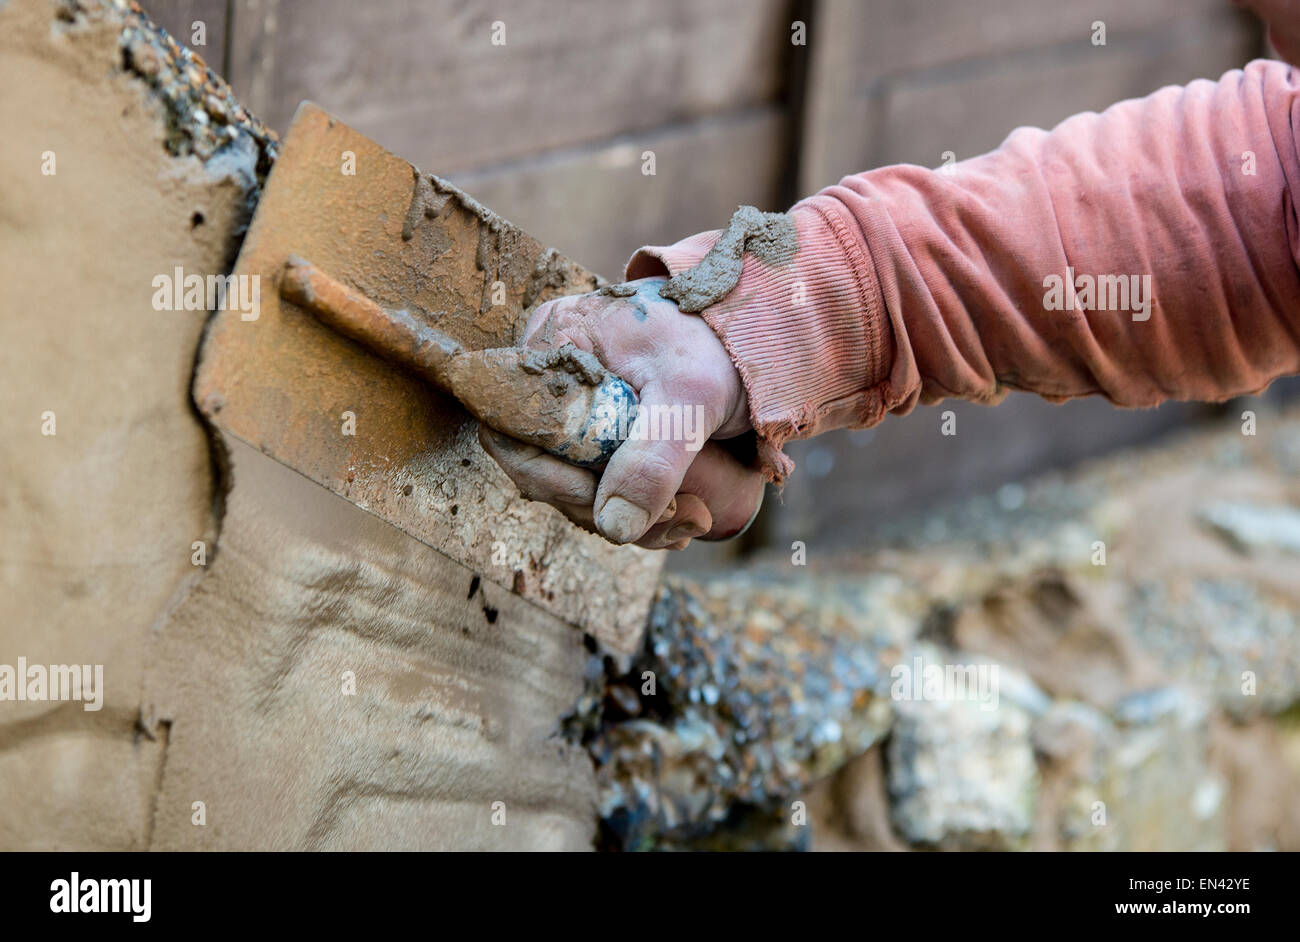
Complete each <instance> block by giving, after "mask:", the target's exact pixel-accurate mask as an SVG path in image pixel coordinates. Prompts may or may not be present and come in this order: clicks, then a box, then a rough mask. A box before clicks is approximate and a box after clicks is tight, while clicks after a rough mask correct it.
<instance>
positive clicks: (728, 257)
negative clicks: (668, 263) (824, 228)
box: [659, 206, 799, 313]
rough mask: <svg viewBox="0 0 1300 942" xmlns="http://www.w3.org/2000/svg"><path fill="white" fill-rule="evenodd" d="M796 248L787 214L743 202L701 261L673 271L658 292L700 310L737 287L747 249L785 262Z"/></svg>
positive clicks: (796, 237) (692, 310)
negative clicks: (677, 271)
mask: <svg viewBox="0 0 1300 942" xmlns="http://www.w3.org/2000/svg"><path fill="white" fill-rule="evenodd" d="M798 248H799V233H798V230H797V229H796V228H795V225H794V220H793V219H791V218H790V216H789V215H788V214H786V213H764V212H759V210H757V209H756V208H754V207H753V206H742V207H740V208H739V209H738V210H736V212H735V214H734V215H733V216H732V217H731V224H730V225H729V226H727V229H726V231H725V232H723V233H722V236H721V237H720V238H719V239H718V241H717V242H716V243H715V244H714V246H713V248H711V249H709V252H708V254H707V255H705V256H704V258H702V259H700V263H699V264H698V265H696V266H695V267H694V268H692V269H689V270H688V271H684V272H680V273H678V274H677V275H675V276H674V277H673V278H671V279H670V280H669V282H668V284H666V285H665V286H664V287H663V288H662V289H661V290H660V292H659V293H660V294H661V295H662V296H663V297H665V298H668V299H670V300H672V301H676V302H677V306H678V307H679V308H681V309H682V310H683V311H686V312H688V313H696V312H699V311H703V310H704V309H705V308H707V307H709V306H710V305H713V304H716V303H717V302H718V301H721V300H722V299H723V298H724V297H726V295H727V293H728V292H729V291H731V289H732V288H734V287H736V282H738V281H739V280H740V272H741V269H742V268H743V267H744V257H745V253H746V252H748V253H749V254H750V255H752V256H754V258H756V259H758V260H759V261H760V262H763V263H764V264H766V265H785V264H787V263H788V262H789V261H790V260H791V259H793V258H794V254H795V252H796V251H798Z"/></svg>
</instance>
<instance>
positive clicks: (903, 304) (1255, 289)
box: [627, 61, 1300, 483]
mask: <svg viewBox="0 0 1300 942" xmlns="http://www.w3.org/2000/svg"><path fill="white" fill-rule="evenodd" d="M1298 91H1300V83H1298V81H1297V76H1296V75H1295V72H1294V70H1293V69H1292V68H1291V67H1290V66H1288V65H1285V64H1282V63H1277V62H1268V61H1258V62H1252V63H1251V64H1250V65H1248V66H1247V67H1246V68H1245V70H1243V71H1233V72H1229V73H1227V74H1226V75H1224V76H1223V78H1222V79H1220V80H1219V81H1218V82H1217V83H1216V82H1209V81H1197V82H1193V83H1192V84H1190V85H1188V86H1186V87H1184V88H1175V87H1170V88H1165V89H1162V90H1160V91H1158V92H1156V93H1155V94H1153V95H1151V96H1149V97H1147V98H1144V99H1140V100H1133V101H1125V102H1121V103H1119V104H1117V105H1114V106H1113V107H1111V108H1109V109H1107V110H1106V111H1105V112H1104V113H1102V114H1094V113H1086V114H1080V115H1076V116H1074V117H1072V118H1070V119H1069V120H1067V121H1064V122H1063V123H1061V124H1060V125H1059V126H1057V127H1056V128H1055V129H1054V130H1053V131H1051V132H1046V131H1042V130H1038V129H1032V128H1021V129H1019V130H1017V131H1015V132H1014V133H1012V134H1011V136H1010V137H1008V138H1007V139H1006V141H1005V142H1004V143H1003V144H1002V146H1001V147H999V148H998V149H997V150H995V151H993V152H992V153H989V154H985V155H984V156H981V157H976V158H974V159H971V160H967V161H964V162H961V163H958V164H954V165H952V166H951V167H947V168H943V169H940V170H928V169H925V168H923V167H917V166H910V165H899V166H892V167H884V168H881V169H879V170H873V171H871V172H868V173H862V174H858V175H856V176H851V177H846V178H845V179H844V180H842V181H841V182H840V183H839V185H838V186H832V187H828V188H827V189H825V190H823V191H822V192H820V193H818V194H817V195H816V196H813V197H810V198H808V199H805V200H803V201H801V202H800V203H798V204H797V205H796V206H795V207H794V208H793V209H792V210H791V216H792V217H793V219H794V221H795V225H796V228H797V231H798V243H799V244H798V250H797V252H796V253H795V254H794V257H793V259H792V260H789V261H787V262H785V263H783V264H778V265H768V264H765V263H764V262H762V261H760V260H758V259H756V258H754V257H752V256H750V255H746V256H745V259H744V266H743V269H742V271H741V275H740V278H739V281H738V282H737V284H736V287H735V288H733V289H732V290H731V291H730V292H729V293H728V294H726V295H725V296H724V297H723V298H722V299H721V300H720V301H718V302H716V303H715V304H713V305H712V306H710V307H708V308H706V309H705V310H704V311H703V312H702V314H703V316H704V318H705V319H706V321H707V322H708V323H709V325H710V326H711V327H712V328H713V329H714V331H715V332H716V333H717V334H718V336H719V337H720V338H721V339H722V342H723V344H724V345H725V346H726V347H727V349H728V351H729V352H730V354H731V356H732V359H733V360H734V361H735V363H736V366H737V368H738V369H739V371H740V373H741V376H742V378H743V380H744V382H745V386H746V389H747V391H748V393H749V402H750V413H751V419H752V421H753V424H754V428H755V430H756V431H757V433H758V436H759V444H760V457H761V460H762V462H763V466H764V469H765V472H766V474H767V475H768V477H769V478H770V479H772V480H774V481H777V482H778V483H779V482H781V481H782V480H783V479H784V478H785V476H786V475H787V474H788V473H789V471H790V470H792V469H793V463H792V462H791V461H790V459H789V458H787V457H786V456H785V455H784V454H782V453H781V451H780V449H781V446H782V445H783V444H784V442H786V441H787V440H788V439H790V438H802V437H807V436H810V435H815V434H817V433H819V432H822V431H826V430H828V429H831V428H837V427H845V426H849V427H855V428H861V427H866V426H870V425H874V424H875V423H877V422H879V421H880V420H881V419H882V418H883V417H884V415H885V414H886V413H887V412H895V413H899V414H905V413H907V412H909V411H911V409H912V408H913V407H914V406H915V405H916V403H917V402H918V401H920V402H923V403H933V402H937V401H939V400H940V399H942V398H944V397H948V396H955V397H960V398H962V399H970V400H974V401H977V402H985V403H994V402H997V401H999V400H1000V399H1001V398H1002V397H1003V396H1004V395H1005V393H1006V390H1008V389H1022V390H1027V391H1030V392H1035V393H1038V394H1040V395H1042V396H1045V397H1047V398H1049V399H1052V400H1056V401H1059V400H1064V399H1068V398H1071V397H1074V396H1086V395H1091V394H1101V395H1104V396H1106V397H1107V398H1109V399H1110V400H1111V401H1113V402H1115V403H1116V404H1118V405H1121V406H1130V407H1141V406H1153V405H1156V404H1157V403H1160V402H1162V401H1164V400H1167V399H1201V400H1222V399H1226V398H1229V397H1231V396H1235V395H1240V394H1243V393H1250V392H1255V391H1258V390H1260V389H1262V388H1264V387H1265V386H1267V385H1268V384H1269V383H1270V382H1271V381H1272V380H1274V379H1276V378H1277V377H1279V376H1283V375H1286V374H1291V373H1296V372H1300V270H1298V269H1297V258H1298V256H1297V248H1298V247H1300V223H1298V222H1297V215H1296V208H1295V203H1294V200H1293V198H1292V194H1293V193H1295V192H1297V186H1298V185H1300V158H1298V156H1297V147H1296V131H1295V120H1296V118H1297V117H1300V113H1298V111H1297V92H1298ZM718 235H719V233H718V232H707V233H701V234H699V235H696V236H692V237H690V238H688V239H685V240H683V241H681V242H678V243H677V244H675V245H672V246H660V247H646V248H643V249H641V250H640V251H638V252H637V253H636V255H634V256H633V257H632V260H631V261H630V262H629V263H628V266H627V277H628V278H629V279H632V278H640V277H645V276H648V275H654V274H665V273H666V274H669V275H675V274H677V273H679V272H681V271H684V270H686V269H689V268H691V267H693V266H694V265H695V264H696V263H697V262H698V261H699V260H700V258H701V257H702V256H703V255H704V254H705V253H706V252H707V251H708V249H709V248H710V246H712V244H713V243H714V242H715V241H716V240H717V238H718ZM1090 286H1091V287H1090Z"/></svg>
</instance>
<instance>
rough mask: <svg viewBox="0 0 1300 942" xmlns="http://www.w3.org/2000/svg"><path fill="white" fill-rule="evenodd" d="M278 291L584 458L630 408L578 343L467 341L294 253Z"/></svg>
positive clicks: (601, 449) (595, 461)
mask: <svg viewBox="0 0 1300 942" xmlns="http://www.w3.org/2000/svg"><path fill="white" fill-rule="evenodd" d="M280 296H281V297H283V298H285V299H286V300H288V301H291V302H292V303H294V304H296V305H298V306H299V307H302V308H304V309H306V310H308V311H310V312H311V313H312V314H314V315H316V317H317V318H318V319H319V320H320V321H321V322H322V323H324V324H326V325H328V326H330V327H332V328H333V329H334V330H337V331H338V332H339V333H341V334H343V335H345V336H347V337H349V338H351V339H352V340H355V341H357V342H358V343H360V344H361V345H363V346H365V347H366V348H368V349H369V350H371V351H372V352H374V353H377V354H379V355H380V356H382V357H384V358H385V359H387V360H389V361H390V362H392V363H395V364H397V365H399V366H401V367H403V368H405V369H407V370H409V371H410V372H412V373H415V374H416V375H417V376H419V377H420V378H421V379H423V380H425V381H426V382H428V383H431V384H433V385H435V386H437V387H438V388H439V389H442V390H443V391H444V392H448V393H450V394H451V395H453V396H455V397H456V398H457V399H459V400H460V402H461V404H462V405H463V406H464V407H465V408H466V410H468V411H469V413H470V414H471V415H473V416H474V417H475V418H476V419H478V420H479V421H480V422H483V423H484V424H486V425H489V426H491V427H492V428H494V429H496V430H497V431H500V432H504V433H505V434H507V435H509V436H511V437H512V438H517V439H519V440H520V441H525V442H529V443H530V444H533V445H537V446H538V447H539V448H543V449H545V450H546V451H548V452H550V453H551V454H553V455H556V456H557V457H559V458H563V459H564V460H565V461H568V462H570V463H572V464H577V465H582V466H583V467H600V466H603V465H604V464H605V462H607V461H608V460H609V458H610V456H611V455H612V454H613V453H614V450H615V449H616V448H617V447H618V446H619V443H620V442H621V441H622V440H623V439H624V438H626V437H627V432H628V429H629V428H630V427H631V423H632V420H633V419H634V418H635V415H636V405H637V398H636V393H634V392H633V391H632V388H631V387H630V386H628V385H627V383H625V382H623V380H621V379H619V378H618V377H617V376H615V375H614V374H613V373H610V372H609V371H608V370H606V369H605V368H604V367H603V366H602V365H601V364H600V363H599V361H597V360H596V359H595V357H593V356H591V354H588V353H585V352H583V351H581V350H577V349H575V348H573V347H565V348H561V349H559V350H531V349H526V348H519V347H499V348H495V349H490V350H466V349H465V348H464V347H462V346H461V344H460V343H459V342H458V341H457V340H456V339H455V338H453V337H450V336H448V335H447V334H445V333H443V332H442V331H440V330H438V329H436V328H434V327H430V326H429V325H428V324H426V323H424V322H423V321H420V320H417V319H416V318H415V317H414V316H412V315H411V314H410V312H408V311H398V310H390V309H388V308H384V307H381V306H380V305H378V304H376V303H375V302H374V301H373V300H371V299H370V298H368V297H366V296H365V295H363V294H360V293H358V292H356V291H353V290H352V289H351V288H349V287H348V286H347V285H345V284H343V283H342V282H339V281H337V280H336V279H334V278H331V277H330V276H329V275H327V274H326V273H325V272H322V271H320V270H319V269H317V268H316V267H315V266H314V265H312V264H311V262H309V261H307V260H306V259H303V258H300V257H298V256H296V255H293V256H290V257H289V260H288V261H287V262H286V263H285V266H284V272H283V273H282V276H281V279H280Z"/></svg>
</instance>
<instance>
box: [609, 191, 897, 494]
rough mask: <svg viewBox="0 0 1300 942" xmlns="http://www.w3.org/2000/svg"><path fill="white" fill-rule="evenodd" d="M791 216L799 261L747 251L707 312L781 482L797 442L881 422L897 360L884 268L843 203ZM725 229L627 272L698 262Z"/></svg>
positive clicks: (639, 257)
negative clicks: (775, 260) (732, 283)
mask: <svg viewBox="0 0 1300 942" xmlns="http://www.w3.org/2000/svg"><path fill="white" fill-rule="evenodd" d="M790 215H791V217H792V218H793V219H794V222H795V227H796V229H797V231H798V234H799V247H798V251H797V252H796V253H795V256H794V258H793V260H792V261H790V262H787V263H785V264H782V265H768V264H765V263H764V262H761V261H759V260H758V259H756V258H754V257H753V256H752V255H750V254H748V253H746V255H745V257H744V265H743V269H742V271H741V275H740V279H739V281H738V282H737V284H736V287H735V288H733V289H732V290H731V291H730V292H729V293H728V294H727V295H726V296H725V297H723V298H722V300H720V301H718V302H717V303H716V304H714V305H712V306H711V307H708V308H706V309H705V310H704V311H703V312H702V316H703V317H704V319H705V321H706V322H707V323H708V324H709V326H710V327H712V328H713V330H714V332H715V333H716V334H717V335H718V337H719V339H721V340H722V343H723V346H725V347H726V349H727V352H728V353H729V354H730V355H731V359H732V361H733V362H734V363H735V364H736V369H737V370H739V372H740V376H741V379H742V380H743V382H744V384H745V389H746V392H747V393H748V394H749V413H750V421H751V422H752V424H753V426H754V430H755V432H757V434H758V458H759V461H760V464H761V466H762V470H763V473H764V475H765V477H767V479H768V480H770V481H772V482H773V483H775V484H778V485H779V484H781V483H783V482H784V480H785V478H786V476H787V475H788V474H789V473H790V472H791V471H792V470H794V462H793V461H791V460H790V458H789V457H788V456H786V455H785V454H784V453H783V452H782V451H781V448H782V446H783V445H784V444H785V443H786V442H787V441H788V440H790V439H792V438H807V437H809V436H811V435H816V434H818V433H820V432H824V431H827V430H829V429H832V428H844V427H863V426H866V425H872V424H875V423H876V422H878V421H879V420H880V418H881V416H882V415H883V408H882V406H881V395H880V392H879V390H878V389H877V388H876V387H878V386H879V385H880V384H881V383H882V382H884V380H885V379H886V377H887V376H888V374H889V369H890V364H891V363H892V359H893V339H892V333H891V329H890V326H889V320H888V317H887V315H886V312H885V307H884V304H883V303H882V301H881V298H880V291H879V288H878V286H877V285H876V280H875V275H874V268H873V266H872V263H871V260H870V259H868V258H866V257H865V253H864V251H863V249H862V245H861V237H860V236H857V235H855V234H854V232H853V230H851V229H850V228H849V224H848V223H847V222H846V221H845V220H844V218H843V216H842V215H841V209H840V206H839V203H838V202H837V201H836V200H834V199H832V198H829V197H812V198H810V199H807V200H804V201H803V202H801V203H799V204H798V205H797V206H795V208H794V209H793V210H791V212H790ZM720 235H721V232H719V231H716V230H715V231H713V232H702V233H700V234H698V235H694V236H691V237H690V238H687V239H683V240H682V241H681V242H678V243H676V244H674V245H669V246H646V247H645V248H642V249H640V250H638V251H637V253H636V254H635V255H633V256H632V259H631V260H630V261H629V262H628V264H627V271H626V278H627V279H628V280H632V279H634V278H645V277H649V276H652V275H662V274H668V275H669V276H672V275H676V274H678V273H679V272H682V271H685V270H687V269H690V268H693V267H694V266H695V265H696V264H698V263H699V261H700V259H701V258H703V257H704V255H705V254H706V253H707V252H708V251H709V249H710V248H712V246H713V243H714V242H716V241H717V240H718V237H719V236H720Z"/></svg>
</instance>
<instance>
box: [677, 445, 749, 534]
mask: <svg viewBox="0 0 1300 942" xmlns="http://www.w3.org/2000/svg"><path fill="white" fill-rule="evenodd" d="M765 486H766V484H765V481H764V479H763V475H762V474H761V473H760V472H759V471H757V470H755V469H754V468H753V467H751V466H749V465H745V464H742V463H741V462H740V461H739V460H737V459H736V457H735V455H733V454H732V453H731V451H729V450H728V449H727V448H726V447H724V446H723V445H720V444H719V443H718V442H709V443H708V444H706V445H705V446H704V447H703V448H702V449H701V450H700V452H699V454H698V455H697V456H696V458H695V460H694V461H693V462H691V466H690V469H689V470H688V471H687V472H686V476H685V477H684V478H683V479H682V483H681V491H682V492H684V493H688V494H691V495H694V496H695V497H696V498H698V499H699V500H700V501H702V502H703V503H704V505H705V506H706V507H708V509H709V514H710V518H711V519H710V526H709V528H708V529H707V530H705V531H703V532H702V533H700V534H697V535H696V536H695V537H694V538H696V539H702V540H727V539H731V538H732V537H734V536H738V535H739V534H740V533H742V532H743V531H744V530H745V528H746V527H748V526H749V524H750V523H751V522H752V521H753V519H754V515H755V514H756V513H757V512H758V509H759V507H760V506H761V505H762V503H763V490H764V487H765ZM679 507H680V496H679ZM679 512H680V510H679ZM685 535H686V534H685V532H683V533H681V534H680V536H685Z"/></svg>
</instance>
